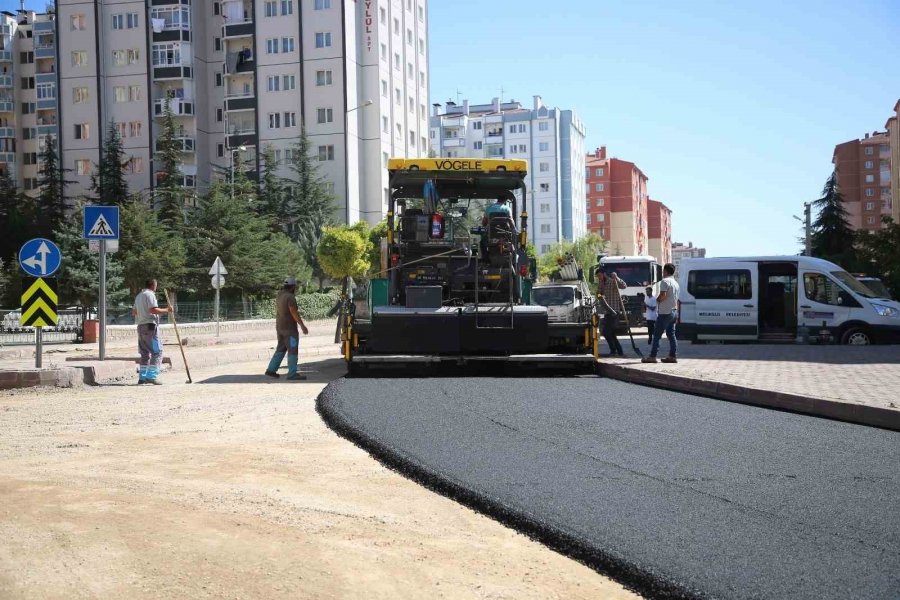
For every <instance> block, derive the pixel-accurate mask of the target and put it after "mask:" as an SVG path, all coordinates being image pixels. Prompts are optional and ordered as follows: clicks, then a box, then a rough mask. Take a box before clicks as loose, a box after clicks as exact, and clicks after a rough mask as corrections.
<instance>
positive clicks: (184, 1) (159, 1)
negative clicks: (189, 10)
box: [150, 0, 191, 6]
mask: <svg viewBox="0 0 900 600" xmlns="http://www.w3.org/2000/svg"><path fill="white" fill-rule="evenodd" d="M150 5H151V6H178V5H182V6H190V5H191V3H190V0H151V2H150Z"/></svg>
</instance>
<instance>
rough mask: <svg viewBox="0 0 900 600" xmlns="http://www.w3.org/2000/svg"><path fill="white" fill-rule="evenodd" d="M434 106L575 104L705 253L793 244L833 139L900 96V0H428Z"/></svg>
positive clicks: (682, 238) (881, 117)
mask: <svg viewBox="0 0 900 600" xmlns="http://www.w3.org/2000/svg"><path fill="white" fill-rule="evenodd" d="M429 18H430V30H429V37H430V51H431V60H430V64H429V69H430V77H431V96H432V102H445V101H447V100H448V99H452V100H454V101H456V99H457V92H459V94H460V95H459V98H460V99H463V98H468V99H469V100H470V101H471V102H474V103H482V102H489V101H490V100H491V98H493V97H495V96H500V90H501V88H502V89H503V90H504V92H503V98H504V99H507V100H508V99H510V98H513V99H516V100H519V101H521V102H523V104H525V105H526V106H530V105H531V102H532V96H533V95H540V96H541V97H542V98H543V100H544V103H545V104H547V105H548V106H552V107H559V108H562V109H573V110H575V111H576V112H577V113H578V115H579V116H580V117H581V119H582V120H583V121H584V122H585V125H586V128H587V139H586V148H587V149H588V150H593V149H594V148H596V147H599V146H601V145H605V146H606V147H607V151H608V153H609V155H610V156H614V157H617V158H621V159H624V160H629V161H632V162H634V163H635V164H637V165H638V166H639V167H640V168H641V170H642V171H643V172H644V174H645V175H647V177H648V178H649V181H648V184H647V186H648V190H649V194H650V197H651V198H653V199H655V200H660V201H662V202H664V203H665V204H666V205H667V206H668V207H669V208H670V209H672V211H673V215H672V223H673V239H674V240H675V241H679V242H684V243H687V242H693V243H694V245H695V246H701V247H705V248H707V250H708V256H742V255H767V254H768V255H771V254H796V253H798V252H799V251H800V249H801V248H800V245H799V243H798V242H797V239H798V237H800V236H801V235H802V230H801V229H800V227H801V224H800V223H798V222H797V221H795V220H794V219H793V218H792V215H799V216H802V214H803V202H806V201H809V200H812V199H815V198H817V197H818V196H819V195H820V192H821V190H822V187H823V185H824V183H825V180H826V179H827V178H828V176H829V174H830V173H831V170H832V164H831V156H832V151H833V150H834V146H835V144H838V143H841V142H845V141H848V140H851V139H854V138H858V137H862V136H863V135H864V134H865V133H866V132H872V131H875V130H883V129H884V124H885V121H886V120H887V119H888V117H889V116H891V110H892V109H893V107H894V103H895V102H896V101H897V100H898V98H900V1H898V0H880V1H879V0H871V1H868V0H854V1H853V2H846V1H840V2H835V1H833V0H816V1H811V2H808V1H805V0H792V1H790V2H785V1H784V0H780V1H777V2H771V1H769V0H759V1H754V2H745V1H737V0H717V1H711V2H701V1H693V0H683V1H681V2H672V1H671V0H669V1H655V0H632V1H630V2H611V1H607V0H566V1H564V2H546V1H543V2H539V1H537V0H517V1H515V2H512V1H508V0H504V1H502V2H500V1H497V0H431V1H430V2H429Z"/></svg>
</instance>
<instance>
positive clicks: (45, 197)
mask: <svg viewBox="0 0 900 600" xmlns="http://www.w3.org/2000/svg"><path fill="white" fill-rule="evenodd" d="M40 163H41V166H40V169H39V170H38V187H39V188H40V191H39V192H38V195H37V197H36V198H35V200H34V203H35V212H36V215H35V216H36V225H37V231H36V233H38V234H39V235H41V236H43V237H49V236H50V234H51V233H52V232H53V229H54V228H56V226H57V225H58V224H59V223H61V222H62V221H63V219H64V218H65V216H66V191H65V190H66V185H67V184H69V183H70V182H69V181H66V180H65V172H66V170H65V169H63V168H62V165H61V164H60V161H59V156H58V155H57V153H56V140H54V139H53V137H52V136H47V139H46V141H45V142H44V147H43V149H42V150H41V156H40Z"/></svg>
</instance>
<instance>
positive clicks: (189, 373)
mask: <svg viewBox="0 0 900 600" xmlns="http://www.w3.org/2000/svg"><path fill="white" fill-rule="evenodd" d="M165 292H166V304H168V305H169V306H172V299H171V298H170V297H169V290H165ZM169 314H170V315H172V325H173V326H174V327H175V339H176V340H178V347H179V348H180V349H181V360H182V361H184V370H185V371H187V376H188V379H187V381H185V383H194V382H193V381H192V380H191V369H190V367H188V362H187V357H186V356H185V355H184V346H182V345H181V335H180V334H179V333H178V320H177V319H176V318H175V311H172V312H171V313H169Z"/></svg>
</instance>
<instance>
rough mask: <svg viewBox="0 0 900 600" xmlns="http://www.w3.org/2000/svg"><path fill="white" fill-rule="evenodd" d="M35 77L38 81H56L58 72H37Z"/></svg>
mask: <svg viewBox="0 0 900 600" xmlns="http://www.w3.org/2000/svg"><path fill="white" fill-rule="evenodd" d="M34 79H35V81H36V82H37V83H39V84H41V83H56V73H54V72H52V71H51V72H49V73H35V75H34Z"/></svg>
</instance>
